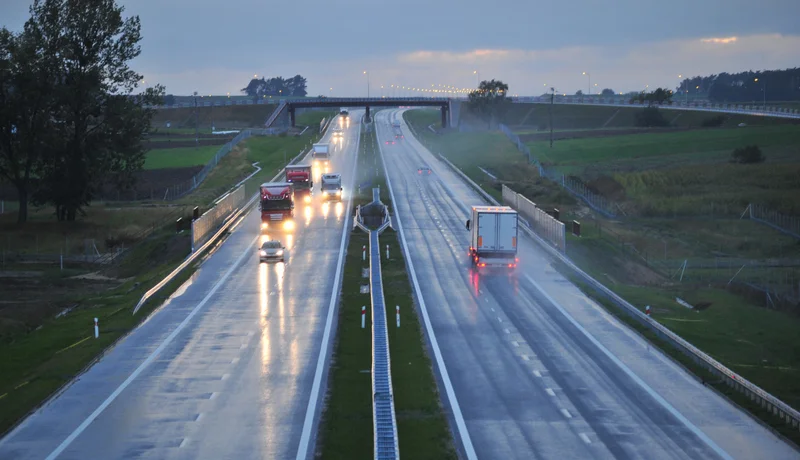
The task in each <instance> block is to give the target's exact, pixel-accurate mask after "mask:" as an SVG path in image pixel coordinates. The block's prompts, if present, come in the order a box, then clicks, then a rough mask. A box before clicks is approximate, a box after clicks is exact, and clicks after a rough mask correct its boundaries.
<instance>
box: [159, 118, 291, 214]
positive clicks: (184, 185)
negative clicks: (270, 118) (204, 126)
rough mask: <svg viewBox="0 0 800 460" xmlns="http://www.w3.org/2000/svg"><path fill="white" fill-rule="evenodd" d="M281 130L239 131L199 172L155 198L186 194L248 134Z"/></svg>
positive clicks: (279, 130)
mask: <svg viewBox="0 0 800 460" xmlns="http://www.w3.org/2000/svg"><path fill="white" fill-rule="evenodd" d="M281 131H282V130H281V129H277V128H269V129H248V130H245V131H242V132H240V133H239V134H238V135H237V136H236V137H234V138H233V139H231V140H230V142H228V143H226V144H225V145H223V146H222V147H221V148H220V149H219V151H218V152H217V153H216V155H214V157H213V158H212V159H211V160H210V161H209V162H208V164H206V165H205V166H204V167H203V169H201V170H200V172H198V173H197V174H195V175H194V176H192V178H191V179H188V180H186V181H184V182H181V183H179V184H175V185H172V186H170V187H167V189H166V190H165V191H164V196H163V197H157V198H160V199H163V200H164V201H169V200H176V199H178V198H180V197H182V196H185V195H187V194H188V193H190V192H191V191H192V190H194V189H196V188H197V187H198V186H200V184H201V183H202V182H203V180H205V178H206V177H207V176H208V174H209V173H210V172H211V170H213V169H214V167H215V166H217V165H218V164H219V162H220V160H222V159H223V158H225V155H227V154H228V153H230V151H231V150H233V147H234V146H236V144H238V143H239V142H241V141H243V140H245V139H247V138H248V137H250V136H267V135H274V134H277V133H279V132H281Z"/></svg>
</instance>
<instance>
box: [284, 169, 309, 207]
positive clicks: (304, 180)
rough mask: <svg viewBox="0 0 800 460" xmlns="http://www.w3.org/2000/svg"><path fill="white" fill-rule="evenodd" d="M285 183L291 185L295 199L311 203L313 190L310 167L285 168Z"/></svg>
mask: <svg viewBox="0 0 800 460" xmlns="http://www.w3.org/2000/svg"><path fill="white" fill-rule="evenodd" d="M286 182H289V183H290V184H292V191H293V192H294V196H295V199H297V200H303V202H304V203H311V194H312V191H313V189H314V181H313V178H312V175H311V165H289V166H286Z"/></svg>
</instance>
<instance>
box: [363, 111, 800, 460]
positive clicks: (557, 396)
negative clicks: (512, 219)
mask: <svg viewBox="0 0 800 460" xmlns="http://www.w3.org/2000/svg"><path fill="white" fill-rule="evenodd" d="M375 119H376V124H377V132H378V141H379V143H380V147H381V151H382V155H383V158H384V161H385V165H386V170H387V172H388V176H389V180H390V187H391V192H392V195H393V203H394V206H395V207H396V213H397V217H398V218H399V221H400V226H401V234H402V235H403V237H404V238H405V240H406V243H407V251H408V253H409V254H408V255H410V262H411V263H410V264H409V266H410V270H413V272H414V273H412V281H413V282H414V284H415V288H416V289H418V291H417V296H418V300H419V301H420V302H419V303H420V309H421V310H424V311H423V313H424V314H427V316H428V317H429V327H428V326H427V325H425V324H423V326H424V327H426V333H427V334H428V338H429V342H430V343H431V347H432V348H433V349H434V356H433V357H432V359H433V360H434V367H435V368H437V374H438V379H439V385H440V393H441V395H442V399H443V402H444V404H446V405H448V406H449V408H450V411H449V413H450V414H451V420H450V422H451V426H452V427H453V431H454V432H455V433H456V434H457V436H459V437H460V438H461V439H460V442H458V441H457V445H459V446H460V450H461V454H462V456H463V457H466V458H476V457H477V458H486V459H494V458H497V459H531V458H543V459H561V458H598V459H607V458H631V459H689V458H704V459H705V458H745V459H753V458H770V459H790V458H791V459H796V458H798V452H797V451H795V450H794V449H793V448H792V447H790V446H789V445H787V444H786V443H784V442H783V441H781V440H780V439H779V438H778V437H776V436H775V435H773V434H772V433H771V432H770V431H768V430H767V429H766V428H764V427H763V426H762V425H761V424H760V423H759V422H757V421H755V420H754V419H753V418H751V417H750V416H749V415H747V414H746V413H744V412H743V411H742V410H740V409H738V408H737V407H735V406H733V405H732V404H730V403H729V402H728V401H727V400H725V399H724V398H722V397H721V396H719V395H718V394H716V393H715V392H713V391H712V390H710V389H708V388H706V387H704V386H703V385H702V384H701V383H700V382H698V381H697V379H696V378H695V377H693V376H691V375H690V374H688V373H687V372H686V371H684V370H683V368H681V367H680V366H678V365H677V364H675V363H674V362H673V361H672V360H671V359H669V358H667V357H666V356H664V355H663V354H662V353H661V352H660V351H658V350H656V349H654V348H652V347H650V346H649V345H648V343H647V342H646V341H644V340H643V339H642V338H641V337H640V336H639V335H637V334H635V333H634V332H632V331H631V330H629V329H628V328H627V327H625V326H623V325H621V324H620V323H618V322H617V321H616V320H615V319H614V318H612V317H611V316H610V315H609V314H607V313H606V312H605V311H604V310H603V309H602V307H600V306H598V305H597V304H596V303H594V302H593V301H592V300H591V299H589V298H587V297H586V296H585V295H584V294H583V293H581V292H580V290H579V289H578V288H576V287H575V286H574V285H572V284H571V283H570V282H569V281H568V280H567V279H566V278H564V277H563V276H562V275H560V274H559V273H558V272H557V271H556V270H555V268H554V266H553V263H552V261H551V260H550V258H549V256H548V255H546V253H545V252H544V251H543V250H541V249H540V248H539V247H537V246H535V244H534V243H533V242H531V241H529V240H528V239H527V237H526V238H522V239H521V243H520V268H519V270H518V273H517V275H516V276H512V277H509V276H506V275H497V276H487V275H477V274H474V273H472V272H471V271H470V268H469V262H468V257H467V248H468V246H469V233H468V231H467V230H466V228H465V221H466V219H467V216H468V214H467V209H468V208H467V206H469V205H475V204H485V202H484V201H483V200H482V199H481V198H479V197H478V195H477V194H476V193H475V192H474V191H472V190H471V189H470V188H469V187H468V186H467V185H466V184H464V183H463V182H462V181H460V179H459V178H458V177H457V176H456V175H455V174H454V173H452V172H451V171H450V170H449V169H448V168H447V167H446V166H445V165H444V164H443V163H441V162H440V161H438V160H437V159H435V158H434V157H433V155H432V154H431V153H430V152H428V151H427V150H426V149H425V148H424V147H423V146H422V145H421V144H420V143H419V142H418V141H417V140H416V139H415V138H414V137H413V135H412V134H411V132H410V131H409V130H408V127H407V126H406V124H405V123H404V122H403V121H402V110H384V111H381V112H378V113H377V114H376V117H375ZM393 120H399V121H400V122H401V125H402V129H403V131H404V135H405V139H404V140H402V141H400V142H399V143H397V144H393V145H387V144H385V141H386V140H388V139H391V138H393V137H394V136H393V135H392V130H391V126H390V123H391V121H393ZM489 153H490V152H487V154H489ZM422 165H428V166H430V167H431V169H432V170H433V174H431V175H420V174H418V173H417V168H418V167H420V166H422ZM432 335H433V337H435V340H433V339H432V338H431V336H432ZM437 354H440V357H441V359H438V358H437V357H436V355H437ZM442 366H445V369H442Z"/></svg>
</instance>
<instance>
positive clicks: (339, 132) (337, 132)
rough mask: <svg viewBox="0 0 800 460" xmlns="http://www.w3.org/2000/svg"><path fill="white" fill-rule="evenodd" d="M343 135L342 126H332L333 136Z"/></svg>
mask: <svg viewBox="0 0 800 460" xmlns="http://www.w3.org/2000/svg"><path fill="white" fill-rule="evenodd" d="M343 135H344V132H343V131H342V128H340V127H338V126H334V127H333V137H342V136H343Z"/></svg>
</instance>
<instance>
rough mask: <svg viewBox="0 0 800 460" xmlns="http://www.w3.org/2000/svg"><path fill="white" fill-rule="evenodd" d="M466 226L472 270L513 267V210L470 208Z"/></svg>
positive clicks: (495, 207)
mask: <svg viewBox="0 0 800 460" xmlns="http://www.w3.org/2000/svg"><path fill="white" fill-rule="evenodd" d="M467 227H468V228H469V229H470V231H471V237H470V246H469V257H470V261H471V262H472V265H473V266H474V267H479V268H484V267H485V268H489V267H502V268H505V269H514V268H516V267H517V263H518V262H519V259H517V236H518V235H517V211H515V210H514V209H512V208H510V207H508V206H473V207H472V218H471V219H470V220H468V221H467Z"/></svg>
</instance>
